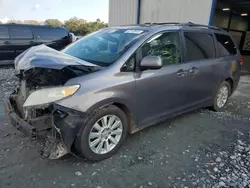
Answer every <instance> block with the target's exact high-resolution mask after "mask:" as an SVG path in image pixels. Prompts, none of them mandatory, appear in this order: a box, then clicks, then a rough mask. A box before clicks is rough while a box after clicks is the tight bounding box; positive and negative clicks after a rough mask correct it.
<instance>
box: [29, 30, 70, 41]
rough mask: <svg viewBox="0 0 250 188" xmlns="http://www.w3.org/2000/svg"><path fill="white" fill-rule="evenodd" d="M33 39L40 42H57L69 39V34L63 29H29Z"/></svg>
mask: <svg viewBox="0 0 250 188" xmlns="http://www.w3.org/2000/svg"><path fill="white" fill-rule="evenodd" d="M31 29H32V31H33V33H34V36H35V38H37V39H41V40H59V39H67V38H69V33H68V32H67V31H66V30H65V29H60V28H42V27H40V28H39V27H34V28H31Z"/></svg>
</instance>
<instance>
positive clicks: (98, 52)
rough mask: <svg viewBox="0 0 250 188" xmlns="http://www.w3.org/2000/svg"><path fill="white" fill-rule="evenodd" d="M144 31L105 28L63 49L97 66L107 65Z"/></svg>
mask: <svg viewBox="0 0 250 188" xmlns="http://www.w3.org/2000/svg"><path fill="white" fill-rule="evenodd" d="M144 33H145V31H144V30H138V29H137V30H134V29H114V28H106V29H103V30H100V31H98V32H96V33H93V34H91V35H89V36H87V37H85V38H83V39H81V40H79V41H77V42H75V43H73V44H72V45H70V46H68V47H67V48H66V49H64V50H63V51H64V53H66V54H69V55H71V56H74V57H77V58H80V59H82V60H85V61H88V62H91V63H94V64H96V65H99V66H109V65H111V64H112V63H113V62H115V61H116V60H117V59H118V58H119V57H120V56H121V55H122V54H123V53H124V52H125V50H126V49H128V47H129V46H131V45H132V43H133V42H135V41H136V40H137V39H138V38H139V37H141V36H142V35H143V34H144Z"/></svg>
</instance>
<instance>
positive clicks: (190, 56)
mask: <svg viewBox="0 0 250 188" xmlns="http://www.w3.org/2000/svg"><path fill="white" fill-rule="evenodd" d="M184 37H185V41H186V54H185V61H196V60H204V59H210V58H215V46H214V40H213V36H212V35H210V34H207V33H194V32H185V33H184Z"/></svg>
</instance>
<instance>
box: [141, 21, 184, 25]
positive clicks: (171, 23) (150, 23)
mask: <svg viewBox="0 0 250 188" xmlns="http://www.w3.org/2000/svg"><path fill="white" fill-rule="evenodd" d="M144 24H148V25H168V24H169V25H177V24H180V23H179V22H160V23H152V22H147V23H144Z"/></svg>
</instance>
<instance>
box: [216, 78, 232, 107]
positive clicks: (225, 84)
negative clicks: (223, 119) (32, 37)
mask: <svg viewBox="0 0 250 188" xmlns="http://www.w3.org/2000/svg"><path fill="white" fill-rule="evenodd" d="M224 86H226V87H227V89H228V97H227V100H226V103H225V104H224V106H223V107H219V106H218V103H217V98H218V94H219V91H220V89H221V88H222V87H224ZM230 94H231V86H230V84H229V83H228V82H227V81H223V82H222V83H221V85H220V87H219V89H218V91H217V92H216V95H215V96H214V99H213V106H212V107H211V109H212V110H213V111H216V112H221V111H223V110H224V109H225V107H226V105H227V102H228V99H229V97H230Z"/></svg>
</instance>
